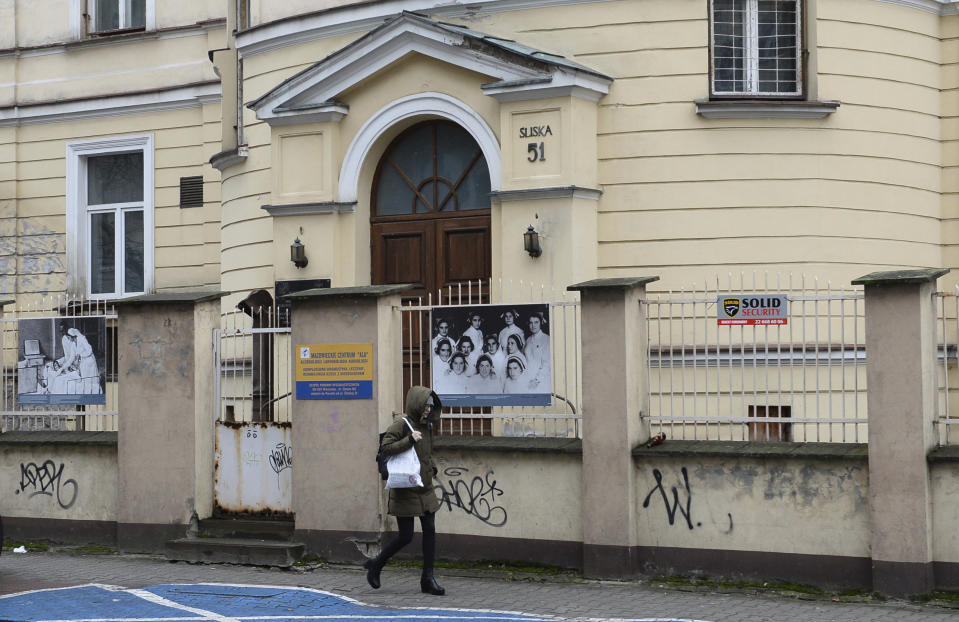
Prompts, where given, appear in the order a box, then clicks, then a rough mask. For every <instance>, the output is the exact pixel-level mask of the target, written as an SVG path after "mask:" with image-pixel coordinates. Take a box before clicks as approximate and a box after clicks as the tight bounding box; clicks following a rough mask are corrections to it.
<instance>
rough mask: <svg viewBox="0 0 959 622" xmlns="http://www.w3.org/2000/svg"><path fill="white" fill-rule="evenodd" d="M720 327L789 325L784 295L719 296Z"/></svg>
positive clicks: (717, 304) (718, 317) (717, 310)
mask: <svg viewBox="0 0 959 622" xmlns="http://www.w3.org/2000/svg"><path fill="white" fill-rule="evenodd" d="M716 323H717V324H719V325H720V326H782V325H784V324H788V323H789V305H788V299H787V297H786V295H785V294H720V295H719V296H717V297H716Z"/></svg>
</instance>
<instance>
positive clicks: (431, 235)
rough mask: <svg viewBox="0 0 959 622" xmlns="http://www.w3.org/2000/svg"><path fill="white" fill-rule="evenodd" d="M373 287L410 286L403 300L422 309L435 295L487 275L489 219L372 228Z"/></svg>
mask: <svg viewBox="0 0 959 622" xmlns="http://www.w3.org/2000/svg"><path fill="white" fill-rule="evenodd" d="M371 233H372V241H373V249H372V250H373V283H374V284H377V285H379V284H391V283H410V284H412V285H413V286H414V288H415V289H412V290H410V291H409V292H407V293H406V294H405V295H404V296H405V297H406V298H407V299H410V300H411V299H415V298H422V300H423V303H424V304H426V302H427V297H428V294H432V298H433V303H434V304H436V301H437V292H438V291H439V290H440V289H442V290H443V298H444V300H445V298H446V292H447V291H448V288H449V287H453V288H454V291H455V289H456V286H457V285H458V284H460V283H465V282H467V281H473V282H475V281H477V280H478V279H482V280H484V282H487V283H488V282H489V277H490V274H491V273H492V265H491V264H492V252H491V248H490V216H489V213H487V214H483V215H470V216H458V217H457V216H454V217H445V218H419V219H412V220H402V219H401V220H398V221H395V222H378V223H373V224H372V231H371Z"/></svg>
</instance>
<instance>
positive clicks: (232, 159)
mask: <svg viewBox="0 0 959 622" xmlns="http://www.w3.org/2000/svg"><path fill="white" fill-rule="evenodd" d="M248 155H250V150H249V148H248V147H247V146H246V145H240V146H239V147H237V148H236V149H230V150H229V151H221V152H220V153H218V154H216V155H214V156H213V157H211V158H210V165H211V166H212V167H213V168H215V169H216V170H218V171H225V170H226V169H228V168H230V167H231V166H234V165H236V164H240V163H241V162H244V161H246V158H247V156H248Z"/></svg>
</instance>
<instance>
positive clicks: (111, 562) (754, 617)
mask: <svg viewBox="0 0 959 622" xmlns="http://www.w3.org/2000/svg"><path fill="white" fill-rule="evenodd" d="M437 579H438V580H439V582H440V583H441V584H442V585H443V586H444V587H446V589H447V595H446V596H443V597H431V596H426V595H423V594H421V593H420V592H419V570H418V569H416V568H412V567H397V566H388V567H387V568H386V569H385V570H384V572H383V587H382V588H381V589H379V590H373V589H371V588H370V587H369V586H368V585H367V584H366V581H365V576H364V571H363V570H362V569H361V568H359V567H355V566H340V565H318V566H315V567H306V568H301V569H294V570H280V569H272V568H259V567H251V566H234V565H226V564H220V565H202V564H187V563H182V562H180V563H173V562H168V561H166V560H165V559H163V558H161V557H157V556H147V555H118V554H114V555H89V554H87V555H78V554H71V553H68V552H44V553H38V552H30V553H26V554H19V555H18V554H13V553H10V552H9V551H5V552H4V553H3V556H2V557H0V594H11V593H16V592H21V591H25V590H36V589H41V588H51V587H67V586H73V585H81V584H85V583H103V584H109V585H117V586H122V587H126V588H139V587H145V586H149V585H155V584H161V583H200V582H213V583H234V584H249V585H275V586H299V587H310V588H315V589H321V590H326V591H330V592H334V593H336V594H340V595H342V596H346V597H349V598H353V599H356V600H358V601H361V602H363V603H367V604H371V605H380V606H390V607H424V606H429V607H444V608H446V607H462V608H469V609H496V610H509V611H519V612H525V613H530V614H536V615H554V616H561V617H563V618H589V619H610V618H627V619H637V618H668V619H671V618H676V619H689V620H704V621H709V622H761V621H776V622H790V621H795V622H833V621H836V622H838V621H850V622H852V621H856V622H859V621H872V620H876V621H885V620H889V621H896V622H912V621H920V620H922V621H927V620H928V621H932V620H936V621H945V620H949V621H950V622H956V621H957V620H959V610H956V609H948V608H941V607H934V606H928V605H923V606H920V605H915V604H912V603H908V602H904V601H888V602H884V603H860V602H833V601H831V600H830V599H829V598H823V597H817V598H810V599H809V600H803V599H801V598H797V597H795V596H783V595H777V594H751V593H744V592H742V591H738V592H726V593H724V592H720V591H716V590H713V591H705V590H701V588H696V589H695V590H694V591H686V590H684V589H665V588H662V587H657V586H655V585H650V584H648V583H645V582H642V581H635V582H612V581H583V580H578V579H575V578H571V577H560V578H543V577H540V576H538V575H537V576H535V577H534V576H529V577H523V578H516V577H515V576H514V577H513V578H512V579H510V578H509V577H507V576H505V575H504V574H503V573H497V572H483V571H479V570H448V569H439V570H438V571H437Z"/></svg>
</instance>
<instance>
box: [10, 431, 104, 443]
mask: <svg viewBox="0 0 959 622" xmlns="http://www.w3.org/2000/svg"><path fill="white" fill-rule="evenodd" d="M0 445H113V446H116V445H117V433H116V432H63V431H45V432H21V431H14V432H4V433H3V434H0Z"/></svg>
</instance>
